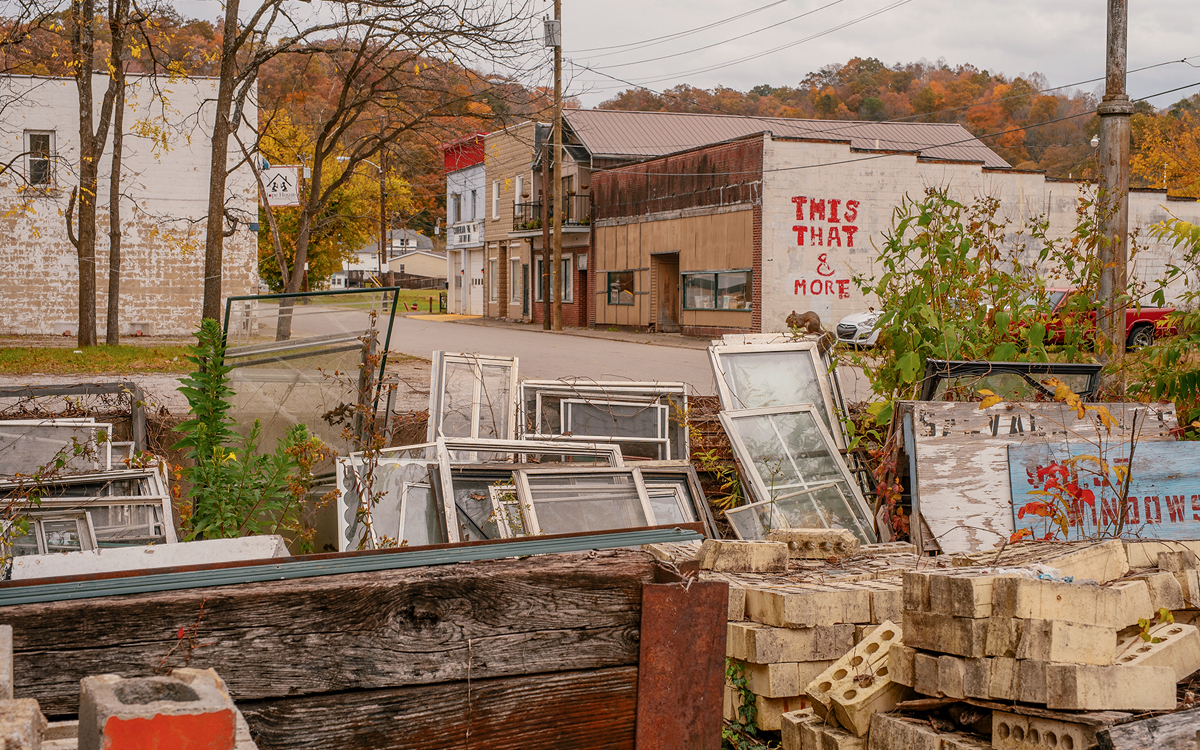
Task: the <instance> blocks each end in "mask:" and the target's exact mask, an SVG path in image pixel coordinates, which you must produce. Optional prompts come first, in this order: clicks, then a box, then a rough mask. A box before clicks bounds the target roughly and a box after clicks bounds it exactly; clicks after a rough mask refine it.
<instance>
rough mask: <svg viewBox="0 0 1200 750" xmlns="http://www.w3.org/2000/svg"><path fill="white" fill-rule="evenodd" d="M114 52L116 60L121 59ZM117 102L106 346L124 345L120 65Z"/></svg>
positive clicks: (122, 93)
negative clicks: (121, 324) (121, 327)
mask: <svg viewBox="0 0 1200 750" xmlns="http://www.w3.org/2000/svg"><path fill="white" fill-rule="evenodd" d="M117 54H118V53H117V52H116V51H114V53H113V56H114V57H116V56H117ZM113 76H114V78H115V79H116V81H117V98H116V103H115V104H114V105H113V152H112V174H111V175H109V178H108V179H109V182H108V319H107V323H106V326H107V327H106V331H105V335H104V343H106V344H108V345H109V346H117V345H118V344H120V343H121V332H120V327H119V326H120V315H119V312H120V307H121V306H120V300H121V149H122V146H123V145H124V141H125V137H124V136H125V132H124V131H125V70H124V69H123V68H122V67H121V66H120V62H119V61H118V65H117V67H116V68H115V69H114V73H113Z"/></svg>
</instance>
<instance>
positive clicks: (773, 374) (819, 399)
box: [708, 342, 846, 448]
mask: <svg viewBox="0 0 1200 750" xmlns="http://www.w3.org/2000/svg"><path fill="white" fill-rule="evenodd" d="M708 351H709V356H710V358H711V361H712V365H713V371H714V373H715V374H716V376H717V387H718V390H719V391H720V396H721V408H723V409H725V410H733V409H761V408H765V407H769V406H793V405H799V404H812V405H813V406H815V407H816V408H817V412H818V413H819V414H820V416H821V421H822V422H824V423H825V429H826V430H828V431H829V433H830V434H831V435H833V437H834V440H835V442H836V444H837V445H838V447H840V448H844V447H845V445H846V443H845V437H844V433H843V431H842V424H841V421H840V417H839V416H838V415H837V411H836V409H835V408H834V401H833V395H832V392H831V387H830V383H829V373H828V371H827V368H826V366H825V365H824V364H823V363H822V361H821V357H820V354H819V351H818V349H817V345H816V344H813V343H809V342H801V343H795V344H778V345H745V346H726V345H722V346H713V347H709V349H708Z"/></svg>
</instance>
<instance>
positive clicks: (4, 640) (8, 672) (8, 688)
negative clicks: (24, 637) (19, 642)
mask: <svg viewBox="0 0 1200 750" xmlns="http://www.w3.org/2000/svg"><path fill="white" fill-rule="evenodd" d="M12 697H13V631H12V625H0V700H8V701H10V700H12Z"/></svg>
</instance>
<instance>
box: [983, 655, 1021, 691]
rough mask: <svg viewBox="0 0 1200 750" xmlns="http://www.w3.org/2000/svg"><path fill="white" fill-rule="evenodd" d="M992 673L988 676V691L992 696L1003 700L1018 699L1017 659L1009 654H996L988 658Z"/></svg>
mask: <svg viewBox="0 0 1200 750" xmlns="http://www.w3.org/2000/svg"><path fill="white" fill-rule="evenodd" d="M988 661H989V662H990V664H989V665H988V666H989V668H990V671H991V674H990V675H989V676H988V692H990V693H991V698H992V699H994V700H1002V701H1015V700H1016V699H1017V660H1016V659H1012V658H1010V657H1007V656H996V657H993V658H991V659H989V660H988Z"/></svg>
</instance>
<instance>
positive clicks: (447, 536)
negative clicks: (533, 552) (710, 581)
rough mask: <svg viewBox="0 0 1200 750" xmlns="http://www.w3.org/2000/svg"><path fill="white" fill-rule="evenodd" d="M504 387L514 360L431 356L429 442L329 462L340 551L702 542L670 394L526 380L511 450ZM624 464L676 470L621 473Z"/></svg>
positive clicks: (692, 477)
mask: <svg viewBox="0 0 1200 750" xmlns="http://www.w3.org/2000/svg"><path fill="white" fill-rule="evenodd" d="M516 378H517V362H516V360H515V359H511V358H505V357H489V356H486V355H473V354H453V353H447V352H435V353H434V362H433V368H432V376H431V383H430V386H431V387H430V417H429V440H428V442H426V443H423V444H420V445H410V446H404V447H399V448H388V449H385V450H382V451H364V452H356V453H351V454H350V455H349V456H347V457H346V458H343V459H339V460H338V473H337V481H338V491H339V495H340V501H339V504H338V511H337V518H338V549H339V550H353V549H379V548H383V547H393V546H420V545H427V544H442V543H454V542H465V541H478V540H484V539H508V538H513V537H520V536H530V535H539V534H571V533H588V532H594V531H603V530H612V529H627V528H640V527H647V526H656V525H665V524H676V523H697V522H699V523H702V524H703V525H704V528H705V530H706V532H707V533H708V534H710V535H712V534H713V533H714V531H715V524H714V522H713V520H712V517H711V513H710V511H709V508H708V502H707V500H706V499H705V496H704V492H703V489H702V488H701V486H700V481H699V478H698V477H697V475H696V472H695V469H693V468H692V466H691V464H690V463H689V462H688V460H687V439H686V429H685V428H684V425H683V424H682V422H681V420H682V415H683V413H684V410H685V409H686V407H687V402H686V390H685V388H684V387H683V385H682V384H678V383H671V384H665V385H663V384H654V383H619V384H613V383H595V382H592V383H588V384H578V383H571V382H567V381H529V382H527V383H525V384H522V385H521V386H520V393H521V394H522V396H521V401H522V404H523V413H522V417H521V423H522V425H523V429H522V430H521V434H522V435H523V436H524V438H525V439H521V440H514V439H510V436H511V435H513V434H514V433H515V432H517V429H516V426H517V423H518V422H517V400H516V394H517V393H518V386H517V379H516ZM526 404H527V407H526V406H524V405H526ZM564 419H565V420H566V421H565V422H564V421H563V420H564ZM539 420H540V421H539ZM564 424H565V425H566V426H567V429H564V428H563V426H564ZM572 429H578V430H580V431H578V432H572V431H571V430H572ZM542 430H544V433H543V432H541V431H542ZM593 433H594V434H593ZM626 451H628V453H626ZM623 453H626V455H630V454H632V455H633V456H637V457H640V458H649V459H676V460H647V461H642V462H641V463H640V464H639V466H638V467H637V468H632V467H627V466H626V465H625V463H624V457H623V455H622V454H623Z"/></svg>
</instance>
